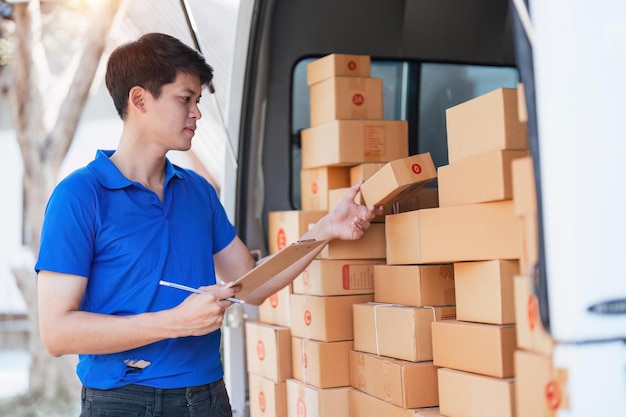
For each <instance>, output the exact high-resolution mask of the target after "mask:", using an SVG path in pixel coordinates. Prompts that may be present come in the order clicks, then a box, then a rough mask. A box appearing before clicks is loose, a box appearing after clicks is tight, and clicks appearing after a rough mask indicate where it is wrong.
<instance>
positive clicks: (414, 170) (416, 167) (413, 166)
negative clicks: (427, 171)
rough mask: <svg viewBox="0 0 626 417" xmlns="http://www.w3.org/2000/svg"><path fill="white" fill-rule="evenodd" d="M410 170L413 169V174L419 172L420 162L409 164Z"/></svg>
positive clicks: (420, 168)
mask: <svg viewBox="0 0 626 417" xmlns="http://www.w3.org/2000/svg"><path fill="white" fill-rule="evenodd" d="M411 171H413V173H414V174H421V173H422V166H421V165H420V164H413V165H411Z"/></svg>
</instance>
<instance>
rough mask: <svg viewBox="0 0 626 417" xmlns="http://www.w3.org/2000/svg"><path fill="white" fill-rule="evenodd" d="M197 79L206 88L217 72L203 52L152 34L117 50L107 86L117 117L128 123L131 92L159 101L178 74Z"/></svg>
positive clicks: (107, 74) (157, 34)
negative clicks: (144, 93)
mask: <svg viewBox="0 0 626 417" xmlns="http://www.w3.org/2000/svg"><path fill="white" fill-rule="evenodd" d="M180 72H182V73H186V74H192V75H197V76H198V77H199V78H200V83H201V85H202V86H203V87H206V86H209V85H210V83H211V80H212V79H213V68H211V66H210V65H209V64H207V63H206V61H205V60H204V57H203V56H202V54H200V52H198V51H196V50H195V49H193V48H191V47H189V46H187V45H185V44H184V43H183V42H181V41H180V40H179V39H176V38H174V37H173V36H170V35H166V34H163V33H148V34H145V35H143V36H141V37H140V38H139V39H137V40H136V41H133V42H128V43H125V44H123V45H120V46H119V47H117V48H116V49H115V50H114V51H113V53H111V56H110V57H109V62H108V64H107V72H106V77H105V80H106V86H107V89H108V90H109V94H111V97H112V98H113V104H114V105H115V109H116V110H117V114H119V116H120V117H121V118H122V119H124V117H125V116H126V112H127V111H128V94H129V92H130V90H131V88H133V87H135V86H140V87H143V88H145V89H146V90H148V91H149V92H150V94H152V95H153V96H154V97H155V98H159V96H160V95H161V87H162V86H163V85H165V84H170V83H173V82H174V80H175V79H176V76H177V75H178V73H180Z"/></svg>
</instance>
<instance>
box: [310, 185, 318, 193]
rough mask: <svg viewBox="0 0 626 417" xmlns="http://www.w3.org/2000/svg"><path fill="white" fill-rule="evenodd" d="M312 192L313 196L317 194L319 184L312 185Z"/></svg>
mask: <svg viewBox="0 0 626 417" xmlns="http://www.w3.org/2000/svg"><path fill="white" fill-rule="evenodd" d="M311 192H312V193H313V194H317V183H316V182H314V183H313V184H311Z"/></svg>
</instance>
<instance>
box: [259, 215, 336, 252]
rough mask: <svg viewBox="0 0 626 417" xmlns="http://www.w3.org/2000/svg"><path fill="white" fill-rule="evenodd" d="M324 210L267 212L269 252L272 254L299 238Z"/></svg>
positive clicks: (319, 217)
mask: <svg viewBox="0 0 626 417" xmlns="http://www.w3.org/2000/svg"><path fill="white" fill-rule="evenodd" d="M327 213H328V211H325V210H314V211H305V210H285V211H271V212H269V213H268V232H267V233H268V247H269V253H270V254H274V253H276V252H278V251H279V250H281V249H283V248H284V247H285V246H287V245H290V244H292V243H293V242H295V241H297V240H298V239H300V236H302V235H303V234H304V233H306V231H307V230H309V225H310V224H312V223H317V221H318V220H319V219H321V218H322V217H323V216H325V215H326V214H327Z"/></svg>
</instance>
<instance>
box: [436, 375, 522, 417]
mask: <svg viewBox="0 0 626 417" xmlns="http://www.w3.org/2000/svg"><path fill="white" fill-rule="evenodd" d="M438 373H439V410H440V412H441V414H443V415H444V416H451V417H452V416H463V417H515V380H514V379H513V378H504V379H500V378H492V377H488V376H483V375H476V374H472V373H469V372H462V371H458V370H455V369H446V368H440V369H439V370H438Z"/></svg>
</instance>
